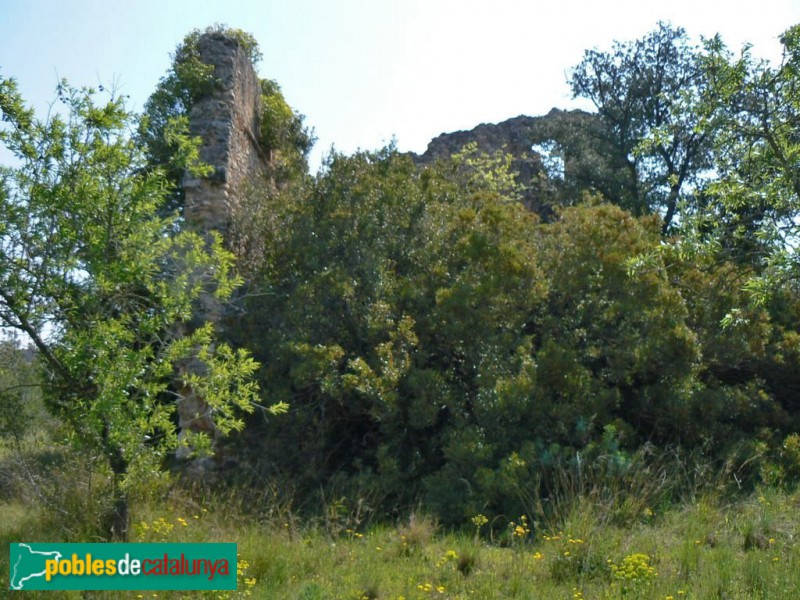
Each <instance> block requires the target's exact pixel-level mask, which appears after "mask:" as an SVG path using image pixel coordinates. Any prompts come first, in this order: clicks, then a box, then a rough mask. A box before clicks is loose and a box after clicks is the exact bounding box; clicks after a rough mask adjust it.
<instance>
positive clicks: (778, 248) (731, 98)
mask: <svg viewBox="0 0 800 600" xmlns="http://www.w3.org/2000/svg"><path fill="white" fill-rule="evenodd" d="M781 41H782V43H783V45H784V53H783V60H782V62H781V63H780V64H779V65H776V66H773V65H771V64H769V63H767V62H765V61H760V60H757V59H756V58H754V57H753V56H752V54H751V52H750V49H749V48H747V47H745V48H744V50H743V52H742V53H741V55H740V56H738V57H736V58H734V56H733V55H732V54H731V52H730V51H729V50H728V49H727V48H726V46H725V45H724V43H723V42H722V40H721V39H720V38H719V37H715V38H713V39H711V40H709V41H708V42H707V57H706V59H705V61H704V67H705V72H706V73H707V77H708V79H709V89H708V92H707V94H706V95H705V96H704V102H703V104H702V105H701V106H700V107H699V109H697V110H696V111H695V112H696V116H695V117H694V118H699V119H701V121H700V123H701V124H702V125H703V128H704V131H705V132H706V133H705V134H706V135H708V136H709V137H711V138H712V139H713V142H714V155H713V156H714V170H715V172H716V177H715V178H714V180H713V181H712V182H710V184H709V185H707V186H706V188H705V193H706V195H707V198H706V203H705V207H704V208H705V210H704V211H703V212H701V213H700V218H699V219H698V222H696V223H695V225H696V229H695V233H697V234H698V235H699V237H698V239H697V241H698V242H699V243H703V244H716V247H717V249H718V251H720V252H723V253H724V256H723V257H727V258H733V259H736V260H740V261H741V260H744V262H745V263H746V264H748V265H751V266H752V267H753V268H755V270H756V273H755V274H756V275H758V277H754V278H752V279H751V281H750V284H749V285H750V288H751V290H752V291H753V292H754V293H755V295H754V298H756V299H757V300H759V301H763V300H765V299H766V297H767V295H768V292H770V290H775V289H778V288H779V287H781V286H785V285H795V284H796V282H797V280H798V268H797V264H798V263H797V240H798V234H800V225H798V213H800V170H798V160H800V136H798V129H799V128H800V25H795V26H794V27H791V28H790V29H788V30H787V31H786V32H784V34H783V35H782V36H781Z"/></svg>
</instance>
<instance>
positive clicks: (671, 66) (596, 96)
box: [570, 23, 711, 233]
mask: <svg viewBox="0 0 800 600" xmlns="http://www.w3.org/2000/svg"><path fill="white" fill-rule="evenodd" d="M570 83H571V85H572V90H573V93H574V95H575V96H582V97H585V98H588V99H589V100H591V101H592V103H593V104H594V105H595V106H596V107H597V110H598V113H599V116H600V119H601V122H602V129H601V130H600V135H601V138H602V141H601V142H600V143H601V144H603V145H605V146H606V147H609V148H610V149H611V151H612V156H613V159H612V162H611V164H612V165H613V168H614V171H615V172H617V173H620V174H623V173H624V171H625V170H627V172H628V176H627V181H626V182H625V184H624V187H623V189H622V190H620V191H621V192H622V193H621V195H620V196H618V197H613V196H612V197H609V198H608V199H609V200H610V201H612V202H615V203H617V204H619V205H620V206H622V207H624V208H626V209H628V210H630V211H632V212H633V213H634V214H646V213H648V212H659V213H663V224H662V231H663V232H665V233H666V232H667V231H669V229H670V227H671V226H672V224H673V219H674V217H675V215H676V211H677V208H678V203H679V202H680V201H682V200H684V199H685V194H686V189H687V188H690V187H691V186H692V185H693V184H695V183H697V182H698V181H699V179H700V177H701V176H702V172H703V171H704V170H705V169H707V168H709V167H710V166H711V163H710V144H709V138H710V136H709V134H708V132H707V131H705V130H704V129H703V128H702V127H700V126H699V125H700V123H701V117H700V116H699V115H698V114H697V112H696V111H694V110H691V109H692V108H693V107H694V106H695V105H696V103H697V101H698V98H699V96H700V95H702V94H703V93H705V90H706V79H705V78H704V74H703V70H702V69H701V66H700V52H699V50H698V49H697V48H694V47H692V46H691V45H690V44H689V40H688V36H687V35H686V32H685V31H684V30H683V29H682V28H673V27H671V26H670V25H668V24H666V23H659V24H658V27H657V28H656V29H655V30H654V31H652V32H651V33H649V34H647V35H646V36H644V37H643V38H641V39H639V40H635V41H633V42H628V43H620V42H616V43H615V45H614V48H613V50H612V51H610V52H601V51H598V50H587V51H586V52H585V54H584V58H583V61H581V63H580V64H579V65H578V66H576V67H575V69H574V70H573V72H572V74H571V80H570ZM590 135H591V132H590Z"/></svg>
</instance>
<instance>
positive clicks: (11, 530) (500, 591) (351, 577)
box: [0, 490, 800, 600]
mask: <svg viewBox="0 0 800 600" xmlns="http://www.w3.org/2000/svg"><path fill="white" fill-rule="evenodd" d="M798 504H800V495H799V494H789V493H782V492H777V491H773V490H765V491H762V492H759V493H757V494H755V495H754V496H753V497H752V498H748V499H746V500H742V501H740V502H737V503H735V504H727V505H724V504H721V503H719V502H713V501H699V502H697V503H695V504H691V505H686V506H682V507H676V508H673V509H669V510H668V511H667V512H665V513H663V514H659V513H651V511H646V512H645V513H644V514H642V515H641V518H640V519H638V520H636V521H635V522H632V523H630V524H629V525H628V526H627V527H622V526H619V525H613V524H609V522H608V519H606V518H605V517H604V515H602V514H598V513H597V511H596V510H595V509H594V508H593V507H592V506H591V505H589V504H588V503H584V504H582V505H579V506H578V507H577V508H576V509H575V510H574V511H573V512H572V513H571V514H570V515H569V516H568V517H566V518H565V519H563V521H562V522H561V523H560V525H559V526H557V527H555V528H553V529H552V530H536V529H535V527H534V528H532V529H533V530H532V531H531V532H530V533H527V534H524V535H521V536H519V535H518V536H514V535H506V536H505V541H504V542H503V543H499V542H495V543H491V542H489V541H488V540H487V539H486V537H485V535H480V536H476V535H474V534H452V533H446V532H438V531H435V526H434V525H433V523H432V522H431V521H430V520H428V519H424V518H417V519H415V520H414V521H413V522H411V523H409V522H408V521H406V522H404V523H401V524H397V525H394V526H386V525H384V526H373V527H371V528H369V529H367V530H364V531H354V530H351V529H344V530H341V532H340V533H338V534H336V535H333V534H331V530H338V528H331V527H326V526H325V525H326V524H325V523H321V522H318V523H315V524H311V523H309V524H298V523H297V522H295V521H292V520H291V519H289V518H288V517H287V518H286V520H282V519H280V518H276V517H271V518H270V519H266V520H258V519H255V518H253V517H251V516H248V514H247V512H248V511H247V510H246V508H245V507H243V506H241V505H236V504H235V503H234V504H233V509H232V508H231V503H230V502H223V503H222V504H221V505H217V506H214V505H213V504H212V505H210V506H208V507H207V508H203V507H201V506H200V505H198V504H196V503H194V502H192V501H191V500H190V499H188V498H186V497H185V496H184V495H180V494H173V495H171V496H170V497H169V499H167V500H164V501H162V502H152V501H151V502H149V503H146V504H143V505H140V506H138V507H137V509H136V510H135V512H134V515H133V522H134V528H133V540H132V541H187V542H189V541H191V542H202V541H235V542H238V544H239V554H240V560H241V561H242V564H241V566H243V567H244V568H243V569H242V573H241V575H240V577H239V590H238V591H236V592H228V593H226V592H220V593H207V594H205V595H204V596H203V597H213V598H217V597H221V598H238V597H247V596H250V597H253V598H264V599H271V598H274V599H281V600H285V599H305V600H310V599H322V598H342V599H351V600H356V599H361V598H369V599H373V598H381V599H392V600H397V599H399V598H404V599H405V600H412V599H415V600H422V599H432V598H437V599H445V598H450V599H455V598H478V599H483V598H487V599H488V598H565V599H579V598H584V599H590V598H596V599H612V598H619V599H628V598H637V599H639V598H641V599H645V598H658V599H661V600H665V599H667V598H669V597H670V596H671V597H672V598H673V599H674V600H678V599H679V598H692V599H712V598H713V599H720V598H726V599H734V598H742V599H745V598H747V599H753V598H763V599H775V598H791V597H794V596H795V595H798V594H800V549H798V548H797V547H796V546H795V542H794V536H795V534H796V532H797V531H798V529H799V528H800V527H799V526H800V513H799V512H798V510H797V509H798ZM252 512H253V513H254V514H255V512H256V511H255V510H253V511H252ZM262 514H263V513H262ZM43 522H44V521H43V520H42V515H41V514H39V513H37V512H36V511H33V512H32V511H30V510H29V509H28V508H27V507H25V506H23V505H21V504H20V503H18V502H15V501H5V502H3V503H0V542H2V545H3V546H2V547H3V564H2V571H1V572H0V585H1V586H2V587H3V589H8V563H7V560H8V555H7V552H8V550H7V549H8V543H9V542H13V541H23V540H26V541H36V540H38V539H40V538H42V537H47V538H48V539H52V536H49V535H47V532H46V531H43V530H42V529H41V523H43ZM482 533H483V532H482ZM617 575H619V576H617ZM42 596H43V597H46V598H112V597H125V598H138V597H143V598H156V597H157V598H181V597H199V594H195V593H191V594H186V593H184V594H181V593H178V592H174V593H166V592H160V593H157V594H153V593H152V592H150V593H145V592H130V593H128V594H127V595H124V594H120V593H118V592H115V593H113V595H112V594H111V593H105V594H104V593H83V594H79V593H77V592H75V593H61V594H59V593H50V594H46V595H45V594H42ZM26 597H36V594H28V595H27V596H26Z"/></svg>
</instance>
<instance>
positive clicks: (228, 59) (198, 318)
mask: <svg viewBox="0 0 800 600" xmlns="http://www.w3.org/2000/svg"><path fill="white" fill-rule="evenodd" d="M197 48H198V51H199V54H200V59H201V60H202V61H203V62H204V63H206V64H209V65H213V66H214V76H215V78H216V80H217V84H216V85H215V86H214V88H213V89H212V91H211V92H210V93H209V94H208V95H207V96H205V97H203V98H201V99H199V100H198V101H197V102H196V103H195V105H194V107H193V108H192V110H191V113H190V114H189V129H190V132H191V134H192V135H193V136H200V138H201V139H202V143H201V146H200V160H201V161H202V162H204V163H205V164H207V165H210V166H211V167H212V168H213V172H212V173H211V174H210V175H209V176H207V177H201V178H198V177H192V176H190V175H188V174H187V176H186V177H185V179H184V192H185V205H184V217H185V218H186V222H187V224H188V225H189V227H191V228H193V229H195V230H197V231H199V232H200V233H202V234H205V235H206V236H208V235H209V234H210V233H211V232H212V231H216V232H218V233H220V234H222V236H223V239H224V240H225V241H226V243H227V244H228V245H229V246H230V244H231V229H232V224H233V221H234V217H235V215H236V212H237V209H238V207H239V206H240V204H241V202H242V197H241V196H242V194H243V193H244V192H245V191H246V188H247V183H248V182H251V181H254V180H255V179H256V178H262V177H265V174H266V172H267V169H268V165H269V160H268V157H266V156H265V155H264V153H263V151H262V150H261V147H260V145H259V143H258V133H259V129H260V114H261V86H260V83H259V80H258V76H257V75H256V72H255V69H254V68H253V63H252V61H251V60H250V57H249V56H248V53H247V51H246V50H245V49H244V48H243V47H242V45H241V44H240V43H239V42H238V41H237V40H236V39H235V38H232V37H228V36H226V35H225V34H222V33H212V34H205V35H203V36H202V37H201V38H200V39H199V41H198V43H197ZM224 316H225V307H224V306H223V305H222V304H221V303H220V301H219V300H218V299H217V298H216V297H215V296H214V295H213V294H210V293H207V294H204V295H203V296H202V297H201V298H200V301H199V303H198V307H197V309H196V313H195V315H194V321H195V323H197V324H199V323H204V322H207V321H210V322H212V323H214V324H215V326H216V327H217V330H218V331H221V326H222V325H221V324H222V321H223V318H224ZM178 368H179V371H182V372H183V373H188V374H191V373H197V372H202V371H203V368H204V367H203V365H202V364H201V363H200V362H199V361H196V360H189V361H187V362H186V363H185V364H182V365H179V367H178ZM180 395H181V400H180V401H179V402H178V405H177V413H178V425H179V428H180V434H179V435H181V436H185V435H186V433H187V432H189V431H192V432H205V433H208V434H211V435H212V437H213V436H214V435H215V434H216V431H217V430H216V427H215V425H214V421H213V419H212V416H211V414H210V410H209V407H208V405H207V404H206V403H205V401H204V399H203V397H202V395H201V394H199V393H198V392H197V391H196V390H194V389H192V388H191V386H186V387H184V388H183V389H182V390H180ZM189 454H190V449H189V448H186V447H182V448H180V449H179V450H178V452H177V457H178V458H187V457H188V456H189ZM219 460H221V458H220V457H219V456H217V457H215V460H212V459H197V460H193V461H190V462H189V463H188V464H187V465H186V469H185V472H186V474H188V475H190V476H192V477H195V478H198V479H202V480H209V479H211V478H213V473H214V471H215V468H216V464H215V461H219Z"/></svg>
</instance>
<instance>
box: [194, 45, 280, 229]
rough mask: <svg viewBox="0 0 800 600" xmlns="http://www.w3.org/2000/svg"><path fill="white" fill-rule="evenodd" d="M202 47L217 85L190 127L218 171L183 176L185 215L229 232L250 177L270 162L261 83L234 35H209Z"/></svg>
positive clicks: (197, 106)
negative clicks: (263, 135)
mask: <svg viewBox="0 0 800 600" xmlns="http://www.w3.org/2000/svg"><path fill="white" fill-rule="evenodd" d="M197 48H198V51H199V53H200V59H201V60H202V61H203V62H204V63H206V64H209V65H213V66H214V75H215V77H216V79H217V81H218V85H217V86H216V87H215V89H214V90H213V91H212V93H210V94H209V95H208V96H206V97H204V98H201V99H200V100H198V101H197V102H196V103H195V105H194V107H193V108H192V111H191V114H190V115H189V127H190V131H191V134H192V135H195V136H200V137H201V138H202V140H203V144H202V146H201V148H200V159H201V160H202V161H203V162H204V163H206V164H208V165H211V166H212V167H213V168H214V172H213V173H212V174H211V175H210V176H209V177H206V178H193V177H187V178H186V179H185V180H184V190H185V193H186V204H185V211H184V214H185V217H186V220H187V222H189V223H190V224H192V225H193V226H196V227H198V228H199V229H201V230H203V231H210V230H216V231H219V232H221V233H223V235H224V234H225V233H226V232H227V230H228V228H229V227H230V224H231V219H232V216H233V215H234V213H235V212H236V209H237V207H238V205H239V202H240V198H239V193H240V190H241V189H242V188H243V187H244V184H245V183H246V182H247V181H248V180H249V179H251V178H254V177H259V176H262V175H263V174H264V173H265V170H266V166H267V164H268V157H267V156H265V155H264V153H263V151H262V150H261V148H260V146H259V144H258V134H259V129H260V112H261V87H260V84H259V81H258V76H257V75H256V72H255V69H254V68H253V64H252V61H251V60H250V57H249V56H248V54H247V52H246V50H245V49H244V48H243V47H242V45H241V44H240V43H239V42H238V40H236V39H235V38H232V37H228V36H226V35H224V34H222V33H214V34H206V35H204V36H202V37H201V38H200V40H199V41H198V43H197Z"/></svg>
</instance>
